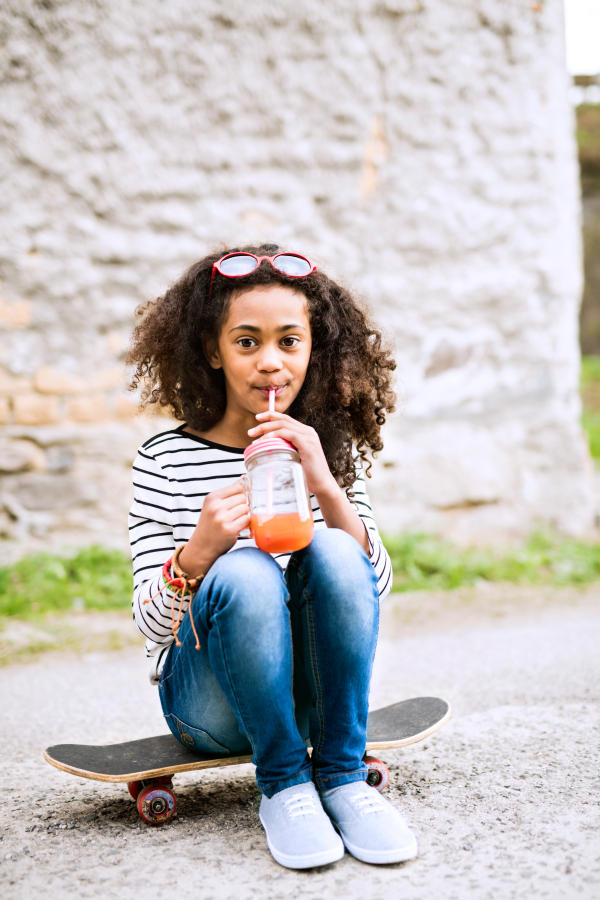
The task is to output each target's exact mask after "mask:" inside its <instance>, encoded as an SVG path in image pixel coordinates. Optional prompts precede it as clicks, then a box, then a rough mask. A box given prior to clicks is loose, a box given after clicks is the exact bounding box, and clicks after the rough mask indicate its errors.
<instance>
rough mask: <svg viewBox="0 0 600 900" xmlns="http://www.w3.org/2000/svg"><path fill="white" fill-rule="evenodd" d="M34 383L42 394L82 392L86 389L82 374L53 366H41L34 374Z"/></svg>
mask: <svg viewBox="0 0 600 900" xmlns="http://www.w3.org/2000/svg"><path fill="white" fill-rule="evenodd" d="M33 384H34V387H35V389H36V391H39V392H40V393H41V394H80V393H81V392H82V391H83V390H85V382H84V379H83V378H81V376H79V375H75V374H73V373H72V372H65V371H64V370H62V369H56V368H54V367H53V366H42V367H41V368H39V369H38V370H37V372H36V373H35V375H34V378H33Z"/></svg>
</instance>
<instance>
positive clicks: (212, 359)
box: [202, 340, 223, 369]
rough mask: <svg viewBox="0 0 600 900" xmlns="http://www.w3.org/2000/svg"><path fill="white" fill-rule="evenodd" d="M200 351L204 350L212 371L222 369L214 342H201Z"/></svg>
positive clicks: (217, 346) (216, 345)
mask: <svg viewBox="0 0 600 900" xmlns="http://www.w3.org/2000/svg"><path fill="white" fill-rule="evenodd" d="M202 349H203V350H204V355H205V357H206V359H207V360H208V364H209V366H212V368H213V369H222V368H223V364H222V363H221V355H220V353H219V345H218V344H217V342H216V341H209V340H206V341H205V340H203V341H202Z"/></svg>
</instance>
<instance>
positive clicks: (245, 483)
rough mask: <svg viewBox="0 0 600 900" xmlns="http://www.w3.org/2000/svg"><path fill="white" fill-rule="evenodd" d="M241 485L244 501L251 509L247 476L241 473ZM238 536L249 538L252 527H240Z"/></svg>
mask: <svg viewBox="0 0 600 900" xmlns="http://www.w3.org/2000/svg"><path fill="white" fill-rule="evenodd" d="M241 482H242V487H243V488H244V493H245V495H246V503H247V504H248V509H249V510H250V511H251V510H252V504H251V502H250V488H249V486H248V476H247V475H242V478H241ZM239 537H243V538H251V537H252V529H251V528H242V530H241V531H240V533H239Z"/></svg>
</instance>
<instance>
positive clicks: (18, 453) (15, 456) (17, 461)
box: [0, 438, 46, 474]
mask: <svg viewBox="0 0 600 900" xmlns="http://www.w3.org/2000/svg"><path fill="white" fill-rule="evenodd" d="M45 468H46V456H45V454H44V451H43V450H41V449H40V448H39V447H38V446H37V445H36V444H34V443H33V441H11V440H5V439H1V438H0V472H2V473H4V474H6V473H15V472H27V471H30V470H32V469H37V470H43V469H45Z"/></svg>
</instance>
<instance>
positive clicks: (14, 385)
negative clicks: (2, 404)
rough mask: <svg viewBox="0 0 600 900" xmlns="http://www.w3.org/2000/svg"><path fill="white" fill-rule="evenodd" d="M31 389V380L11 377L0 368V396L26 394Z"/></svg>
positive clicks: (16, 376)
mask: <svg viewBox="0 0 600 900" xmlns="http://www.w3.org/2000/svg"><path fill="white" fill-rule="evenodd" d="M32 388H33V382H32V380H31V378H23V377H21V376H18V375H12V374H11V373H10V372H7V371H6V369H3V368H2V367H0V396H9V397H10V396H13V395H14V394H27V393H30V392H31V390H32Z"/></svg>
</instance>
